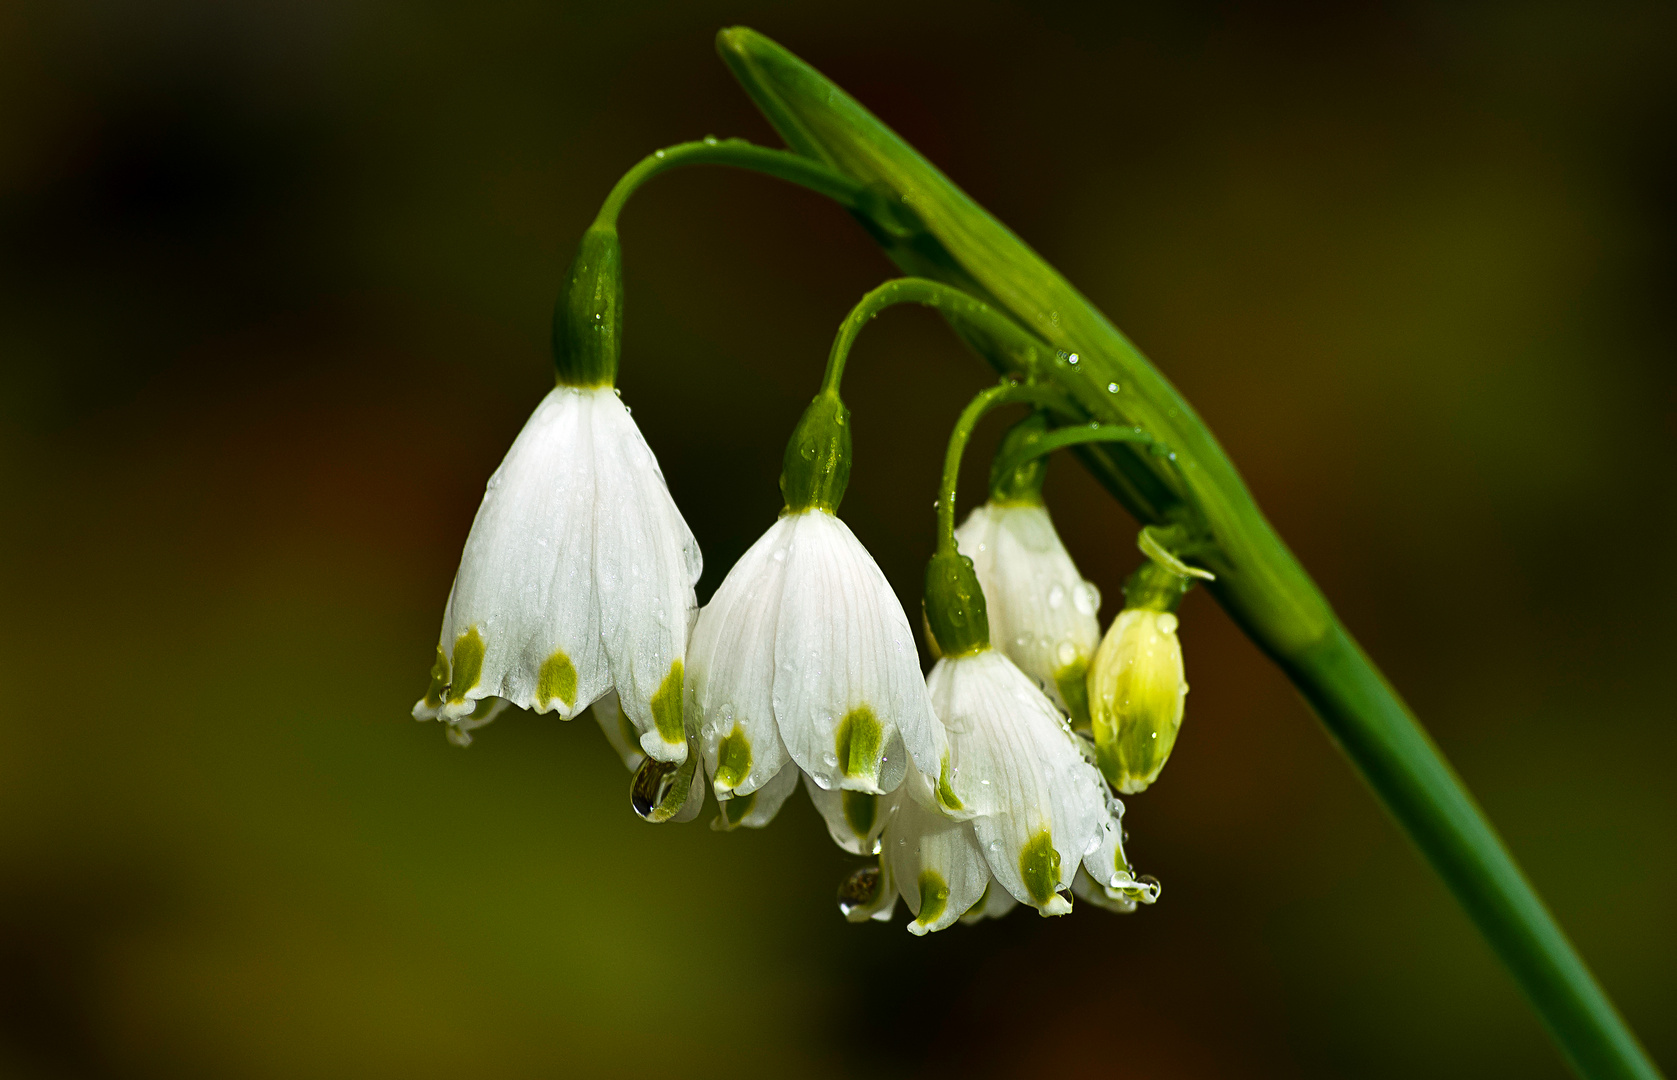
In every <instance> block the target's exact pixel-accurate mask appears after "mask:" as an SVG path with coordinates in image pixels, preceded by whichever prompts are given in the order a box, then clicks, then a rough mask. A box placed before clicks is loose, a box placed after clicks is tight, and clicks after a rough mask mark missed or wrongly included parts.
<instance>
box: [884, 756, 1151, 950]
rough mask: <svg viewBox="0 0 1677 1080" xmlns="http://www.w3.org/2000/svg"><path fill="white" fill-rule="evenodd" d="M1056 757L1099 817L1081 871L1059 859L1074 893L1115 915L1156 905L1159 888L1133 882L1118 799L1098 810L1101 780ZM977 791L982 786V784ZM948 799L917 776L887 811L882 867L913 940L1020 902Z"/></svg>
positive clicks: (1053, 905) (974, 827)
mask: <svg viewBox="0 0 1677 1080" xmlns="http://www.w3.org/2000/svg"><path fill="white" fill-rule="evenodd" d="M1052 753H1053V756H1055V757H1058V758H1060V759H1061V763H1062V767H1064V768H1067V769H1069V770H1070V774H1071V776H1072V777H1074V779H1072V780H1071V781H1070V783H1071V784H1072V785H1073V786H1076V787H1079V788H1080V789H1081V790H1080V791H1079V793H1078V797H1079V798H1081V799H1083V800H1086V802H1085V805H1084V806H1083V807H1080V808H1079V811H1080V812H1084V811H1094V812H1095V815H1096V818H1097V830H1096V838H1095V842H1094V847H1093V848H1092V849H1091V850H1089V851H1088V852H1086V853H1085V854H1084V855H1083V856H1082V861H1081V865H1077V863H1076V860H1075V857H1074V856H1070V855H1068V853H1067V852H1057V853H1056V854H1057V855H1059V857H1061V858H1071V859H1072V865H1073V866H1074V876H1073V877H1072V879H1071V888H1072V892H1073V894H1074V895H1076V896H1077V897H1078V898H1079V899H1087V900H1089V901H1090V902H1091V903H1093V904H1095V905H1096V906H1098V907H1103V908H1106V909H1108V910H1112V911H1134V910H1135V907H1136V905H1137V904H1138V903H1143V904H1151V903H1152V902H1153V901H1154V900H1155V899H1157V897H1158V883H1157V882H1155V881H1153V880H1152V879H1150V878H1143V879H1138V878H1136V877H1135V876H1134V874H1133V872H1132V870H1131V869H1130V865H1129V861H1128V860H1127V859H1126V858H1125V856H1124V850H1123V843H1122V836H1123V831H1122V828H1121V826H1120V820H1121V818H1122V816H1123V813H1124V807H1123V804H1122V803H1120V802H1119V801H1118V800H1117V799H1108V800H1107V802H1106V805H1105V806H1104V807H1101V808H1099V809H1097V808H1096V807H1094V806H1093V805H1091V804H1089V803H1088V802H1087V800H1090V799H1091V795H1092V793H1091V792H1090V790H1089V788H1090V786H1091V781H1092V786H1093V787H1094V788H1095V789H1097V792H1098V795H1099V796H1105V788H1104V786H1102V785H1101V784H1100V781H1099V778H1098V777H1092V776H1091V770H1089V768H1088V766H1087V765H1086V764H1085V766H1084V768H1083V769H1078V768H1077V765H1076V763H1074V762H1072V761H1071V759H1070V758H1067V757H1065V756H1064V755H1063V754H1060V753H1059V752H1058V749H1057V748H1056V750H1055V751H1054V752H1052ZM979 786H980V787H981V788H983V787H984V786H985V785H984V784H983V782H982V781H980V784H979ZM949 796H950V793H949V792H948V791H946V792H945V794H944V796H943V798H942V799H940V798H939V796H938V794H937V792H936V791H935V790H934V785H933V783H932V781H931V780H930V778H928V777H926V776H924V775H922V774H920V773H919V772H916V773H914V774H913V775H911V776H910V777H909V778H908V780H907V781H905V782H904V783H903V785H902V786H901V787H900V788H898V789H897V792H896V794H895V796H894V797H893V798H892V799H891V802H890V805H889V807H888V808H887V818H888V820H887V823H886V825H885V829H884V843H883V849H882V851H881V854H880V857H879V858H880V864H881V866H883V867H884V868H885V869H886V871H887V874H886V879H887V880H888V881H890V882H892V883H894V884H895V886H896V889H897V891H898V893H899V894H900V895H901V896H902V899H903V902H904V903H905V904H907V905H908V908H909V910H910V911H911V912H913V913H914V919H913V921H912V922H910V923H909V924H908V929H909V932H910V933H912V934H917V935H918V934H926V933H930V932H932V931H936V930H942V929H944V928H945V927H947V926H950V925H953V924H954V923H955V922H956V920H959V921H961V922H963V923H974V922H978V921H979V920H981V919H985V918H1000V917H1001V916H1003V915H1006V914H1007V913H1008V912H1010V911H1012V910H1013V908H1014V906H1015V905H1016V904H1017V903H1018V901H1017V900H1016V899H1015V898H1014V894H1013V893H1012V892H1011V891H1010V890H1009V888H1008V886H1007V885H1006V884H1005V883H1002V882H1000V881H998V880H997V877H996V873H995V871H994V869H993V868H992V861H993V859H995V858H999V857H1001V851H1000V850H993V851H991V852H989V853H988V854H987V852H986V845H985V844H981V843H980V841H979V828H980V827H981V826H980V819H979V818H972V819H964V818H961V817H957V816H951V814H950V812H949V811H948V809H946V807H945V806H942V805H940V803H941V802H945V801H946V800H948V799H949ZM957 798H958V796H957ZM969 812H970V811H969ZM956 813H961V812H960V811H957V812H956ZM1049 816H1052V815H1051V814H1050V815H1049ZM998 847H999V845H998ZM1022 876H1028V875H1022ZM1063 878H1064V875H1061V880H1059V881H1058V882H1057V883H1056V885H1055V890H1056V891H1058V890H1063V889H1064V887H1065V886H1064V880H1063ZM1028 888H1029V884H1028V882H1027V889H1028ZM1044 891H1047V890H1044ZM1056 901H1057V902H1056ZM1027 902H1030V901H1027ZM1065 903H1066V901H1065V900H1064V898H1063V897H1061V896H1056V897H1054V900H1053V901H1050V905H1049V906H1048V907H1043V906H1042V905H1040V904H1039V905H1038V907H1039V909H1040V910H1042V911H1043V914H1060V913H1062V912H1063V911H1065V910H1069V908H1063V907H1061V906H1060V905H1063V904H1065Z"/></svg>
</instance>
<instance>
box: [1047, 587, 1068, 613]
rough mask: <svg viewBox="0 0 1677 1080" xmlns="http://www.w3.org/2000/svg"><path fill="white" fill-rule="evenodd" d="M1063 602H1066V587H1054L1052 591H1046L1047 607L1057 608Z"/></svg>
mask: <svg viewBox="0 0 1677 1080" xmlns="http://www.w3.org/2000/svg"><path fill="white" fill-rule="evenodd" d="M1065 602H1066V587H1065V586H1064V585H1056V586H1054V587H1053V588H1052V589H1049V590H1048V606H1049V607H1051V608H1057V607H1059V606H1060V605H1061V604H1063V603H1065Z"/></svg>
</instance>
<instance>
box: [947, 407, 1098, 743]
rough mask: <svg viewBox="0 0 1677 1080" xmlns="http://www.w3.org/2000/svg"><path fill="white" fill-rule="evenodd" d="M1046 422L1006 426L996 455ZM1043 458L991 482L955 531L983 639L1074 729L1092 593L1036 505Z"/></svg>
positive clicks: (1083, 711) (1094, 638) (1082, 696)
mask: <svg viewBox="0 0 1677 1080" xmlns="http://www.w3.org/2000/svg"><path fill="white" fill-rule="evenodd" d="M1046 429H1047V417H1046V415H1045V414H1044V413H1042V412H1041V411H1037V412H1033V413H1032V414H1031V415H1030V416H1028V417H1027V418H1026V419H1025V420H1023V421H1021V422H1020V423H1018V424H1016V425H1014V427H1013V428H1012V430H1010V431H1009V432H1008V435H1007V437H1006V438H1004V440H1003V442H1002V446H1001V448H1000V449H998V450H997V452H996V461H997V463H998V464H999V463H1001V462H1003V461H1005V460H1007V458H1008V456H1009V453H1008V451H1009V446H1010V444H1013V443H1016V442H1024V441H1028V440H1031V439H1034V438H1036V437H1038V436H1039V435H1040V434H1041V433H1043V432H1045V431H1046ZM1045 472H1046V459H1042V458H1038V459H1035V460H1033V461H1031V462H1029V463H1027V464H1026V465H1025V466H1023V467H1021V468H1019V469H1016V470H1013V471H1012V472H1010V473H1007V474H1004V475H1001V476H996V475H992V477H991V482H990V498H989V501H987V502H986V503H984V504H983V505H982V506H980V507H978V508H977V509H975V510H973V511H972V513H970V514H968V515H967V519H966V521H964V522H962V523H961V525H960V526H959V527H958V528H956V530H955V544H956V547H957V548H958V549H959V550H960V552H961V554H963V555H965V556H967V557H968V558H970V559H971V560H972V565H973V571H974V572H975V573H977V575H978V581H979V584H980V585H982V586H983V587H984V599H985V602H986V604H987V606H988V608H989V616H990V633H991V635H992V636H993V638H994V640H995V641H996V642H997V646H998V648H1000V649H1001V651H1002V652H1004V653H1006V654H1007V655H1008V657H1009V658H1010V659H1011V660H1013V662H1014V663H1016V664H1018V665H1019V667H1020V669H1021V670H1023V671H1024V672H1025V674H1027V675H1029V676H1031V677H1032V678H1033V679H1035V680H1036V681H1037V682H1038V683H1039V684H1040V685H1041V686H1042V688H1043V690H1044V691H1045V692H1046V693H1047V694H1048V696H1049V698H1050V699H1051V700H1053V702H1054V703H1055V704H1056V705H1058V706H1059V707H1060V708H1061V709H1062V710H1064V711H1065V712H1066V713H1067V715H1069V716H1070V717H1071V720H1072V725H1073V726H1074V727H1078V728H1086V727H1088V726H1089V695H1088V690H1087V685H1088V683H1087V676H1088V670H1089V660H1090V658H1091V657H1092V656H1093V655H1094V652H1095V647H1096V646H1097V645H1098V644H1100V640H1101V632H1100V622H1099V620H1098V618H1097V613H1098V612H1099V611H1100V603H1101V599H1100V591H1099V590H1098V589H1096V588H1095V586H1094V583H1093V582H1090V581H1086V580H1084V578H1083V575H1082V574H1081V573H1080V572H1079V571H1078V569H1077V564H1075V563H1074V562H1072V560H1071V554H1070V553H1069V552H1067V551H1066V546H1065V544H1063V543H1061V541H1060V536H1059V534H1058V533H1057V532H1055V531H1054V522H1053V520H1052V519H1051V518H1050V517H1049V515H1048V508H1047V507H1046V506H1044V505H1043V502H1042V479H1043V476H1044V474H1045Z"/></svg>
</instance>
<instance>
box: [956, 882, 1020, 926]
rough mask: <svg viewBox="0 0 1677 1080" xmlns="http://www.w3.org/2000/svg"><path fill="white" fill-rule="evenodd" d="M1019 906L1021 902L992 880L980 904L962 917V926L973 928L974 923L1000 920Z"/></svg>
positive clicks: (980, 899) (979, 901)
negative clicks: (985, 920)
mask: <svg viewBox="0 0 1677 1080" xmlns="http://www.w3.org/2000/svg"><path fill="white" fill-rule="evenodd" d="M1018 906H1019V901H1017V900H1015V899H1014V898H1013V894H1012V893H1010V892H1008V891H1007V890H1006V889H1004V888H1002V887H1001V886H1000V885H997V884H996V881H995V879H994V878H991V879H990V884H989V885H988V886H986V887H985V889H984V895H983V896H982V897H980V898H979V900H978V903H976V904H974V905H973V906H972V909H971V910H969V911H968V912H967V913H966V914H965V915H962V916H961V924H962V925H963V926H971V925H972V924H973V923H976V922H980V921H982V920H984V919H999V918H1001V917H1002V916H1003V915H1006V914H1007V913H1008V912H1010V911H1012V910H1013V909H1014V908H1016V907H1018Z"/></svg>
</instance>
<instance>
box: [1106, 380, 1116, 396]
mask: <svg viewBox="0 0 1677 1080" xmlns="http://www.w3.org/2000/svg"><path fill="white" fill-rule="evenodd" d="M1106 392H1107V393H1109V394H1116V393H1117V392H1118V384H1117V383H1115V382H1109V383H1107V384H1106Z"/></svg>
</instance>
